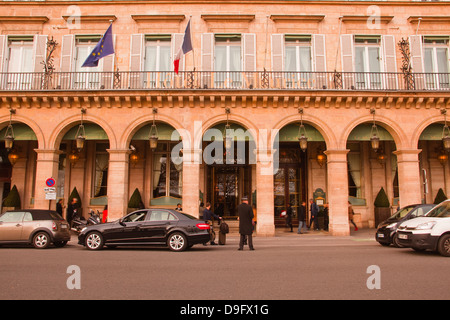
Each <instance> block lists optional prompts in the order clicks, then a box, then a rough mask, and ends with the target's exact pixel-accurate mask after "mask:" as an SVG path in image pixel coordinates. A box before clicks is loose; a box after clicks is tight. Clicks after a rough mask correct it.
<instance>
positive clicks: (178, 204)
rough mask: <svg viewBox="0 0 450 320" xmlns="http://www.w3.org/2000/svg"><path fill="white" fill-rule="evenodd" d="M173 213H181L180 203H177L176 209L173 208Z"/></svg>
mask: <svg viewBox="0 0 450 320" xmlns="http://www.w3.org/2000/svg"><path fill="white" fill-rule="evenodd" d="M175 211H180V212H181V211H183V209H182V208H181V203H177V207H176V208H175Z"/></svg>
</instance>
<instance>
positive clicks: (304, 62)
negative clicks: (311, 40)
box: [298, 47, 311, 72]
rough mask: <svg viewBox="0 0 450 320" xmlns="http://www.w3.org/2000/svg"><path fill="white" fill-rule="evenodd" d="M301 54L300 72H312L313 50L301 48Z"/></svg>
mask: <svg viewBox="0 0 450 320" xmlns="http://www.w3.org/2000/svg"><path fill="white" fill-rule="evenodd" d="M299 54H300V68H299V69H298V71H301V72H309V71H311V48H310V47H299Z"/></svg>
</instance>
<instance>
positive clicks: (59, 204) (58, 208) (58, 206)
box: [56, 199, 64, 217]
mask: <svg viewBox="0 0 450 320" xmlns="http://www.w3.org/2000/svg"><path fill="white" fill-rule="evenodd" d="M63 210H64V203H63V199H59V200H58V202H57V203H56V212H58V214H59V215H60V216H61V217H62V216H63Z"/></svg>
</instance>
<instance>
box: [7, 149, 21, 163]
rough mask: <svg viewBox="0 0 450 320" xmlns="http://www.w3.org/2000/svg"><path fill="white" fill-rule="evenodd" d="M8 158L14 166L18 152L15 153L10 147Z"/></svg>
mask: <svg viewBox="0 0 450 320" xmlns="http://www.w3.org/2000/svg"><path fill="white" fill-rule="evenodd" d="M8 160H9V163H11V165H12V166H14V165H15V164H16V162H17V160H19V154H18V153H17V150H16V149H12V150H11V151H10V152H9V153H8Z"/></svg>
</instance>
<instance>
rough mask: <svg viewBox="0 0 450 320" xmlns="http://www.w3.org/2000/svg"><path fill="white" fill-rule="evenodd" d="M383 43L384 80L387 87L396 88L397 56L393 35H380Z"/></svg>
mask: <svg viewBox="0 0 450 320" xmlns="http://www.w3.org/2000/svg"><path fill="white" fill-rule="evenodd" d="M381 41H382V45H383V59H384V72H387V74H386V77H385V79H384V81H386V83H385V87H386V88H387V89H398V83H397V75H396V72H397V58H396V54H395V53H396V50H395V37H394V36H392V35H388V36H382V37H381Z"/></svg>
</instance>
